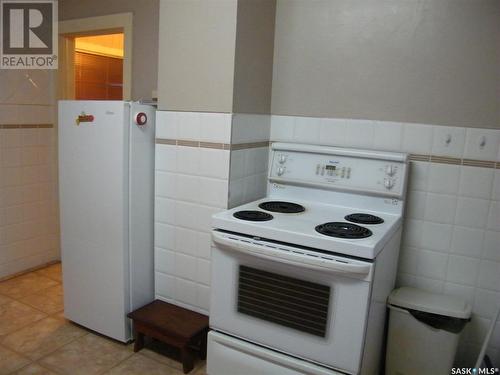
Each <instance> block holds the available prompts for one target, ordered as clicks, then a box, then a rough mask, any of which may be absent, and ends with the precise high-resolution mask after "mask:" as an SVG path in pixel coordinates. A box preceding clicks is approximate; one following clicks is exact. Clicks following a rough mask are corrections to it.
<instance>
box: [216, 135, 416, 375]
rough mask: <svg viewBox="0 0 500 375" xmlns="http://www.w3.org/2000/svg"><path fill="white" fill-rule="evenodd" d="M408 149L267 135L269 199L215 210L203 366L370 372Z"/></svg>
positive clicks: (376, 355)
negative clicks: (269, 138) (302, 142)
mask: <svg viewBox="0 0 500 375" xmlns="http://www.w3.org/2000/svg"><path fill="white" fill-rule="evenodd" d="M407 172H408V162H407V156H406V154H400V153H389V152H377V151H368V150H357V149H345V148H334V147H323V146H312V145H300V144H285V143H274V144H273V145H272V148H271V153H270V163H269V177H268V194H267V197H266V198H264V199H261V200H258V201H255V202H252V203H248V204H245V205H243V206H239V207H236V208H233V209H231V210H227V211H225V212H222V213H218V214H216V215H214V216H213V227H214V230H213V232H212V238H213V248H212V286H211V308H210V327H211V329H212V331H211V332H210V334H209V342H208V365H207V372H208V373H209V374H210V375H226V374H227V375H229V374H239V375H247V374H248V375H253V374H266V375H267V374H280V375H281V374H290V375H292V374H341V373H347V374H358V373H362V374H377V373H378V371H379V368H380V360H381V358H382V350H383V336H384V326H385V314H386V307H385V303H386V298H387V296H388V295H389V293H390V291H391V290H392V288H393V287H394V282H395V277H396V268H397V260H398V253H399V245H400V238H401V224H402V214H403V207H404V197H405V191H406V180H407Z"/></svg>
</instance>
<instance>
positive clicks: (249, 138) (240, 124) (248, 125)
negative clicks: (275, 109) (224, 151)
mask: <svg viewBox="0 0 500 375" xmlns="http://www.w3.org/2000/svg"><path fill="white" fill-rule="evenodd" d="M270 128H271V116H269V115H257V114H245V113H235V114H233V123H232V135H231V143H232V144H241V143H253V142H264V141H269V132H270Z"/></svg>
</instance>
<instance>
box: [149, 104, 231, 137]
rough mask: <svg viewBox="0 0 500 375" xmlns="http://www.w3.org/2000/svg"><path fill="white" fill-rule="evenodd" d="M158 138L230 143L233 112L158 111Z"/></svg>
mask: <svg viewBox="0 0 500 375" xmlns="http://www.w3.org/2000/svg"><path fill="white" fill-rule="evenodd" d="M156 119H157V120H156V121H157V123H158V124H161V125H160V126H157V129H156V138H163V139H182V140H188V141H202V142H219V143H230V141H231V120H232V119H231V114H230V113H205V112H174V111H157V112H156Z"/></svg>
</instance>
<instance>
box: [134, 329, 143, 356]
mask: <svg viewBox="0 0 500 375" xmlns="http://www.w3.org/2000/svg"><path fill="white" fill-rule="evenodd" d="M142 348H144V333H141V332H137V331H135V342H134V352H138V351H139V350H141V349H142Z"/></svg>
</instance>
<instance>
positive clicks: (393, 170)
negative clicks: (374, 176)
mask: <svg viewBox="0 0 500 375" xmlns="http://www.w3.org/2000/svg"><path fill="white" fill-rule="evenodd" d="M385 173H386V174H387V175H388V176H394V174H396V167H395V166H394V165H391V164H389V165H388V166H386V167H385Z"/></svg>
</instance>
